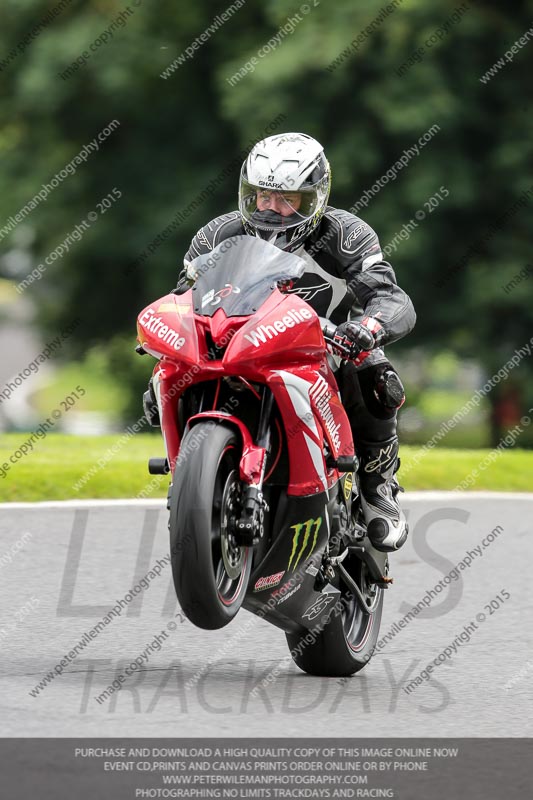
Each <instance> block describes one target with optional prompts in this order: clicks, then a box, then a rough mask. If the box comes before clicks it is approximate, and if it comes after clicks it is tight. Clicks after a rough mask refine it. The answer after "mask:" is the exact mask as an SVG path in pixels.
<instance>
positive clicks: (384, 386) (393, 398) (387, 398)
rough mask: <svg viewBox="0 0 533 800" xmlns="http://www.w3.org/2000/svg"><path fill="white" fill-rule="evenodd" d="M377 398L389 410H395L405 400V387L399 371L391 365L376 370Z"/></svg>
mask: <svg viewBox="0 0 533 800" xmlns="http://www.w3.org/2000/svg"><path fill="white" fill-rule="evenodd" d="M374 394H375V396H376V399H377V400H378V402H379V403H380V405H382V406H383V408H385V409H387V410H388V411H395V410H396V409H397V408H400V407H401V406H403V404H404V402H405V389H404V388H403V383H402V382H401V380H400V376H399V375H398V373H397V372H396V371H395V370H394V369H392V367H390V366H386V367H385V368H384V369H382V370H377V371H376V381H375V386H374Z"/></svg>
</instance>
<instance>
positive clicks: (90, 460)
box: [0, 433, 533, 502]
mask: <svg viewBox="0 0 533 800" xmlns="http://www.w3.org/2000/svg"><path fill="white" fill-rule="evenodd" d="M27 438H28V437H27V435H26V434H24V433H17V434H7V435H5V436H3V437H2V441H1V444H0V475H3V473H4V472H5V473H6V474H5V475H3V477H0V502H15V501H38V500H70V499H77V498H79V499H82V498H116V497H136V496H139V495H140V496H142V497H148V498H150V497H166V493H167V487H168V476H158V475H156V476H151V475H149V474H148V469H147V462H148V458H150V457H151V456H162V455H163V454H164V450H163V445H162V440H161V436H160V434H159V433H154V434H144V433H139V434H137V435H136V436H132V437H131V438H129V439H128V440H127V441H126V442H125V443H122V444H120V443H119V440H120V438H121V437H120V434H117V435H113V436H99V437H82V436H67V435H64V434H53V433H51V434H49V435H48V436H46V438H44V439H41V440H38V441H37V442H35V443H34V445H33V450H31V451H30V452H29V453H28V454H27V455H25V456H23V457H22V458H20V459H15V456H14V455H13V454H14V453H15V452H16V451H17V449H18V448H19V447H20V445H21V444H22V443H23V442H25V441H26V440H27ZM489 454H490V451H489V450H452V449H447V448H435V449H434V450H430V451H428V452H426V453H425V454H424V455H423V457H422V458H421V460H420V461H419V462H418V463H415V461H414V459H415V458H416V457H417V455H420V448H417V447H408V446H404V447H402V448H401V457H402V469H401V470H400V473H399V479H400V483H402V485H403V486H404V487H405V489H406V491H410V490H411V491H413V490H415V489H428V490H429V489H447V490H451V489H454V488H455V487H456V486H457V485H458V484H459V483H460V482H461V481H463V480H464V479H465V478H467V477H468V476H472V475H473V471H474V470H477V473H478V475H477V477H476V478H475V479H473V480H472V484H471V485H470V486H469V489H470V490H475V489H488V490H492V491H509V492H510V491H515V492H525V491H533V482H532V479H531V475H532V474H533V451H531V450H519V449H512V450H506V451H503V452H502V451H496V452H494V453H492V455H489ZM10 457H13V458H14V459H15V463H12V462H11V461H10ZM489 459H492V460H489ZM6 467H7V469H6Z"/></svg>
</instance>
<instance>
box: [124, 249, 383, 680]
mask: <svg viewBox="0 0 533 800" xmlns="http://www.w3.org/2000/svg"><path fill="white" fill-rule="evenodd" d="M305 266H306V265H305V262H304V261H303V260H302V259H300V258H299V257H298V256H295V255H294V254H291V253H286V252H284V251H282V250H279V249H278V248H276V247H274V246H273V245H271V244H269V243H267V242H264V241H263V240H261V239H257V238H254V237H250V236H236V237H234V238H232V239H228V240H226V241H224V242H222V243H221V244H220V245H219V246H218V247H217V248H215V250H213V251H212V252H211V253H209V254H207V255H202V256H199V257H198V258H196V259H195V260H194V261H193V262H192V263H191V265H190V267H189V274H190V275H191V276H192V277H193V278H194V279H195V283H194V286H193V287H192V289H189V290H188V291H185V293H182V294H176V293H172V294H169V295H166V296H165V297H162V298H161V299H159V300H157V301H156V302H154V303H152V304H151V305H149V306H148V307H147V308H145V309H144V311H142V312H141V314H140V315H139V317H138V341H139V346H138V348H137V350H138V352H140V353H141V354H142V353H145V352H147V353H150V354H151V355H153V356H154V357H155V358H157V359H158V363H157V365H156V367H155V369H154V375H153V388H154V391H155V395H156V397H157V400H158V405H159V409H160V418H161V428H162V432H163V436H164V440H165V446H166V452H167V457H166V459H152V460H151V462H150V471H151V472H152V473H157V472H168V471H170V473H171V474H172V483H171V486H170V490H169V503H168V507H169V510H170V518H169V530H170V549H171V559H172V573H173V579H174V585H175V589H176V594H177V596H178V600H179V602H180V605H181V607H182V609H183V611H184V612H185V614H186V615H187V617H188V618H189V619H190V620H191V622H193V623H194V624H195V625H197V626H199V627H200V628H207V629H214V628H221V627H222V626H224V625H226V624H227V623H228V622H230V620H232V619H233V617H234V616H235V615H236V614H237V612H238V611H239V609H240V608H241V606H242V607H244V608H246V609H247V610H249V611H252V612H253V613H255V614H257V615H258V616H260V617H263V618H264V619H266V620H267V621H268V622H271V623H272V624H273V625H276V626H277V627H279V628H281V629H282V630H283V631H284V632H285V634H286V636H287V642H288V644H289V648H290V651H291V655H292V657H293V659H294V661H295V662H296V664H297V665H298V666H299V667H300V668H301V669H303V670H305V671H306V672H309V673H311V674H314V675H335V676H340V675H351V674H353V673H354V672H357V671H358V670H360V669H362V667H364V666H365V664H367V663H368V661H369V659H370V657H371V655H372V652H373V649H374V646H375V643H376V641H377V637H378V632H379V625H380V621H381V613H382V607H383V590H384V589H385V588H387V585H388V584H389V582H390V581H391V579H390V578H389V577H388V576H387V572H388V561H387V555H386V554H385V553H381V552H378V551H377V550H375V549H374V548H373V547H372V545H371V543H370V541H369V539H368V537H367V536H366V528H365V523H364V520H363V517H362V513H361V507H360V501H359V489H358V478H357V471H356V470H357V456H356V454H355V452H354V445H353V441H352V433H351V429H350V425H349V422H348V418H347V416H346V413H345V411H344V409H343V406H342V404H341V401H340V397H339V392H338V388H337V384H336V382H335V377H334V374H333V371H332V368H331V365H330V361H331V359H332V357H331V355H330V352H331V351H334V350H335V351H336V352H337V354H339V355H341V356H344V357H345V356H346V351H343V348H342V345H339V344H338V343H336V342H335V340H334V330H335V329H334V328H333V327H332V326H331V325H330V326H328V325H324V320H322V321H321V319H320V318H319V317H318V316H317V314H316V313H315V311H314V310H313V309H312V308H311V307H310V306H309V305H308V304H307V303H306V302H304V301H303V300H302V299H300V297H298V296H297V295H296V294H294V293H291V288H292V284H293V283H294V282H295V281H297V280H298V278H299V277H301V275H302V274H303V272H304V270H305ZM363 357H364V356H363Z"/></svg>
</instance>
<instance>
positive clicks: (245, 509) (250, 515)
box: [235, 387, 274, 546]
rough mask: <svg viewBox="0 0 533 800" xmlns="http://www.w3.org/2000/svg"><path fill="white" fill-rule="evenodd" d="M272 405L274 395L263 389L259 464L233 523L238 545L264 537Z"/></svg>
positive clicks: (258, 435)
mask: <svg viewBox="0 0 533 800" xmlns="http://www.w3.org/2000/svg"><path fill="white" fill-rule="evenodd" d="M273 404H274V395H273V394H272V392H271V391H270V390H269V389H267V388H266V387H265V389H264V391H263V397H262V400H261V411H260V415H259V429H258V434H257V442H256V447H257V448H258V449H259V450H260V451H262V459H261V464H260V465H259V469H258V470H257V477H256V479H255V480H254V481H253V482H252V483H248V484H246V486H245V488H244V490H243V494H242V511H241V516H240V517H239V519H237V520H236V522H235V535H236V539H237V542H238V543H239V544H242V545H245V546H250V545H254V544H257V542H258V541H259V540H260V539H261V538H262V537H263V535H264V516H265V506H266V504H265V499H264V496H263V481H264V479H265V470H266V463H267V458H268V454H269V453H270V419H271V416H272V408H273Z"/></svg>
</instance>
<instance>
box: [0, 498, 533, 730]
mask: <svg viewBox="0 0 533 800" xmlns="http://www.w3.org/2000/svg"><path fill="white" fill-rule="evenodd" d="M404 507H405V508H406V510H407V512H408V516H409V522H410V527H411V533H410V537H409V540H408V542H407V544H406V545H405V546H404V547H403V548H402V550H401V551H400V552H399V553H398V554H396V555H394V556H392V558H391V566H392V569H391V574H392V575H393V577H394V579H395V581H394V585H393V586H392V587H391V588H390V589H389V590H387V594H386V598H385V610H384V616H383V620H382V625H381V633H380V636H381V637H384V636H385V635H386V634H389V638H388V640H387V641H386V642H385V643H384V646H383V647H382V648H381V649H380V652H379V653H377V654H375V656H374V658H373V659H372V661H371V662H370V664H369V665H368V666H367V667H366V668H365V669H364V670H363V671H362V672H360V673H359V674H358V675H356V676H354V677H353V678H350V679H344V680H341V679H334V678H327V679H326V678H314V677H310V676H307V675H305V674H304V673H302V672H301V671H300V670H299V669H298V668H297V667H296V666H295V665H294V664H293V662H292V660H291V659H290V656H289V652H288V648H287V645H286V641H285V637H284V635H283V634H282V632H281V631H279V630H277V629H276V628H274V627H272V626H270V625H268V624H267V623H265V622H264V621H262V620H259V619H257V618H256V617H254V616H253V615H251V614H249V613H248V612H246V611H241V612H240V613H239V615H238V617H237V618H236V619H235V620H234V621H233V622H232V623H231V624H230V625H229V626H227V627H226V628H224V629H222V630H220V631H214V632H204V631H201V630H199V629H197V628H195V627H194V626H193V625H191V624H190V623H189V622H188V621H185V622H180V617H179V616H175V615H176V612H177V611H179V608H178V606H177V603H176V600H175V595H174V591H173V587H172V583H171V574H170V567H169V566H168V565H165V566H164V567H163V568H162V571H161V575H160V576H159V577H158V578H157V579H155V580H153V581H152V582H151V583H150V587H149V588H148V589H147V590H146V591H143V592H142V593H141V594H139V595H137V596H136V597H135V598H134V600H132V602H130V603H129V605H128V607H127V609H124V611H123V612H122V615H121V616H120V617H119V618H116V619H114V620H113V621H112V623H111V624H109V625H108V626H107V627H106V628H105V629H104V630H102V632H101V633H99V635H98V636H97V637H96V638H94V639H92V640H88V643H87V645H86V647H85V648H84V650H83V652H82V653H81V654H80V655H79V656H78V657H77V658H76V659H75V660H74V661H73V663H71V664H70V665H68V666H66V668H64V671H63V672H62V674H60V675H57V676H55V677H54V679H53V680H51V681H50V682H49V683H48V684H47V685H45V686H44V687H43V688H41V690H40V691H39V692H35V687H36V686H37V685H38V684H39V682H40V681H42V679H43V677H44V676H45V675H46V674H47V673H48V672H50V671H51V670H53V669H54V667H55V665H56V664H58V663H59V662H60V660H61V659H62V658H63V656H64V655H65V653H68V652H69V651H71V650H72V647H73V645H75V644H76V643H78V642H79V641H80V640H81V639H82V637H83V634H84V632H85V631H89V630H90V629H91V628H92V627H93V625H95V624H96V623H97V622H98V620H100V619H101V618H102V616H104V615H105V614H106V613H107V612H108V611H109V609H110V608H112V607H113V606H114V604H115V603H116V601H117V599H118V598H123V597H124V596H125V595H126V593H127V592H128V591H129V589H130V588H131V587H132V586H134V585H135V583H136V581H137V580H139V578H141V577H142V576H143V575H146V573H147V572H148V570H149V569H150V568H151V566H152V565H153V564H155V563H156V562H157V561H158V560H159V561H160V562H162V563H163V564H164V559H165V556H166V555H167V553H168V532H167V511H166V509H165V508H164V503H163V502H162V501H148V502H145V501H133V502H128V501H123V502H122V501H109V502H105V501H103V502H96V501H87V502H79V503H74V502H66V503H40V504H5V505H2V506H0V596H1V604H0V648H1V649H0V652H1V653H2V658H1V668H0V687H1V699H0V719H1V720H2V724H1V728H2V736H9V737H11V736H13V737H17V736H22V737H27V736H43V737H66V736H148V737H151V736H154V737H155V736H161V737H163V736H224V737H226V736H228V737H229V736H237V737H248V736H287V737H309V736H342V737H345V736H406V737H414V736H435V737H436V736H466V737H470V736H473V737H483V736H487V737H496V736H499V737H501V736H513V737H523V736H531V735H532V727H533V723H532V716H531V714H530V713H528V711H527V709H528V707H529V708H530V707H531V694H532V692H531V684H532V677H533V661H532V647H531V645H532V638H533V635H532V628H533V626H532V625H531V619H532V616H531V608H532V600H531V586H530V575H529V571H530V569H531V567H530V565H531V561H532V556H533V530H532V528H533V494H503V493H502V494H497V493H455V494H453V493H444V492H442V493H440V492H433V493H429V492H426V493H422V492H421V493H411V494H410V495H409V494H408V495H406V496H405V500H404ZM487 537H489V539H490V541H489V540H487ZM482 542H485V545H483V544H482ZM475 548H480V549H479V550H478V551H476V549H475ZM469 551H470V559H471V560H470V563H469V564H468V566H466V567H465V568H464V569H463V570H460V569H458V570H457V573H454V575H455V574H457V576H458V577H457V579H456V580H455V579H452V578H451V577H450V573H451V572H452V570H453V568H454V567H455V566H456V565H457V564H458V563H459V562H462V561H463V562H464V560H465V558H466V560H468V552H469ZM447 575H448V578H446V577H445V576H447ZM439 584H442V585H441V588H440V589H438V590H437V589H436V587H437V585H439ZM429 590H434V594H435V596H434V598H433V599H432V601H431V603H430V605H429V606H427V607H424V608H423V610H421V611H420V613H418V614H417V615H416V617H415V618H414V619H408V620H407V622H404V623H403V625H402V626H401V627H400V620H403V619H405V615H406V613H407V612H408V611H409V610H410V609H411V608H412V607H413V606H416V605H417V604H419V603H420V601H421V600H422V598H423V597H424V595H425V594H426V592H427V591H429ZM502 593H503V594H502ZM507 594H509V597H507ZM498 595H499V599H498ZM491 601H493V602H492V604H491ZM428 602H429V601H428ZM420 608H422V607H421V606H420ZM479 615H481V616H479ZM476 620H477V621H476ZM472 622H476V629H475V630H474V629H473V628H472V629H471V630H472V631H473V632H472V633H471V634H470V635H468V636H467V635H466V634H465V635H463V640H462V641H461V642H460V644H457V645H456V649H455V651H454V652H453V653H452V655H451V657H444V658H443V660H442V663H440V664H439V665H438V666H434V669H433V672H432V673H431V675H429V677H428V679H427V680H423V681H422V682H421V683H420V684H419V685H418V686H415V687H414V688H413V689H412V690H411V691H410V692H406V691H405V688H404V687H405V686H406V684H408V683H409V682H410V681H412V680H413V679H414V678H415V677H416V676H417V675H418V674H419V673H420V671H421V670H423V669H424V668H425V667H426V665H427V664H428V663H430V662H432V661H433V660H434V659H435V658H438V657H439V654H440V653H442V652H443V651H444V650H445V648H446V647H448V648H450V645H451V643H452V642H454V641H456V642H457V637H459V636H460V635H461V632H462V631H464V629H465V626H467V625H470V624H471V623H472ZM172 625H173V626H174V627H173V628H172ZM394 631H395V632H394ZM162 632H163V633H166V636H165V638H164V641H162V645H161V649H159V650H157V649H155V647H156V646H155V645H154V648H153V652H152V653H151V655H150V657H149V661H147V662H146V663H145V664H144V665H143V666H142V667H141V668H140V669H139V670H138V671H137V672H136V673H135V674H133V675H132V676H130V677H129V678H128V679H127V680H126V681H125V683H124V684H123V685H122V688H121V690H120V691H117V692H115V693H113V694H112V696H111V697H110V698H108V699H106V700H103V701H101V702H98V700H97V699H96V698H97V697H98V696H99V695H100V694H101V692H103V691H104V690H105V689H106V688H107V687H108V685H109V684H111V682H112V681H113V680H114V679H115V677H116V675H117V674H120V673H122V671H123V669H124V667H125V666H127V665H128V664H130V662H132V661H133V660H134V659H135V658H136V657H137V656H139V654H140V653H142V652H143V651H146V647H147V645H148V644H150V643H152V642H154V638H155V636H156V634H157V635H160V636H161V637H162V636H163V633H162ZM467 639H468V640H467ZM288 656H289V658H287V657H288ZM273 670H275V673H276V674H275V675H273V677H272V680H271V682H270V683H268V685H267V686H266V687H265V688H262V689H261V690H260V691H259V693H257V694H256V695H255V694H252V692H253V689H254V688H255V687H256V686H257V684H258V683H259V682H260V681H261V680H262V679H263V678H264V677H265V676H267V675H269V674H270V673H272V671H273ZM32 690H33V691H34V692H35V694H36V696H32V695H31V694H30V692H31V691H32Z"/></svg>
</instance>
